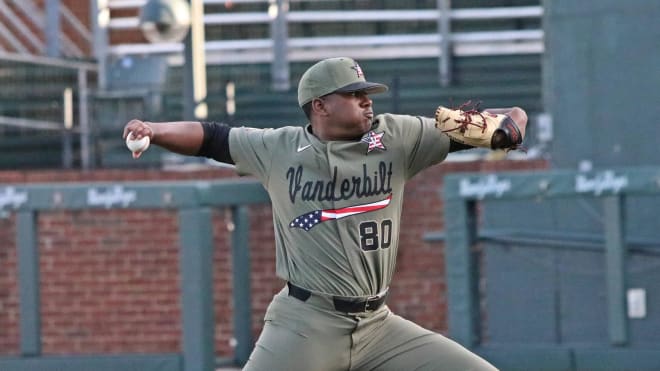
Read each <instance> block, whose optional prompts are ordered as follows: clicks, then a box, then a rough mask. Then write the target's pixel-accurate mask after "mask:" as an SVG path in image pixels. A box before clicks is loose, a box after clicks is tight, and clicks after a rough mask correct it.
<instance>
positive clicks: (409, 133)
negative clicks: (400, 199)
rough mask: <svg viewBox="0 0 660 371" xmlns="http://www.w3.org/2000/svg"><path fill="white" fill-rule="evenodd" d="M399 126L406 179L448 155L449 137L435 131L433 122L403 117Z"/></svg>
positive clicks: (422, 118) (425, 118) (428, 119)
mask: <svg viewBox="0 0 660 371" xmlns="http://www.w3.org/2000/svg"><path fill="white" fill-rule="evenodd" d="M403 121H404V122H402V124H401V125H399V130H400V135H401V137H402V139H403V151H404V153H405V158H406V178H408V179H410V178H412V177H413V176H414V175H415V174H417V173H419V172H420V171H422V170H424V169H426V168H427V167H429V166H432V165H435V164H437V163H440V162H441V161H443V160H444V159H445V158H446V157H447V154H448V153H449V143H450V140H449V137H448V136H447V135H446V134H444V133H443V132H441V131H440V130H438V129H436V127H435V120H434V119H432V118H428V117H421V116H404V117H403Z"/></svg>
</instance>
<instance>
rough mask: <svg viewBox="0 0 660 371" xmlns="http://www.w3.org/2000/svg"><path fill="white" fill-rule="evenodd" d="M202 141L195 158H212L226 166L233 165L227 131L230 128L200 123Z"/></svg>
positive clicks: (214, 123)
mask: <svg viewBox="0 0 660 371" xmlns="http://www.w3.org/2000/svg"><path fill="white" fill-rule="evenodd" d="M202 128H203V129H204V140H203V141H202V146H201V147H200V148H199V152H198V153H197V156H200V157H208V158H212V159H214V160H216V161H220V162H224V163H226V164H234V160H233V159H232V158H231V153H229V131H230V130H231V127H230V126H228V125H226V124H219V123H216V122H202Z"/></svg>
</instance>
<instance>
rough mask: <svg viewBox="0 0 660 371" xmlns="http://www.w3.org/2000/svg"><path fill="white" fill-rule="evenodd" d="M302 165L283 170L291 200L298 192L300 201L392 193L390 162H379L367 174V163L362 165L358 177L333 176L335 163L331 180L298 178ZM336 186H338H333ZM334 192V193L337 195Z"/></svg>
mask: <svg viewBox="0 0 660 371" xmlns="http://www.w3.org/2000/svg"><path fill="white" fill-rule="evenodd" d="M303 172H304V170H303V167H302V166H301V165H298V167H297V168H294V167H290V168H289V169H288V170H287V172H286V178H287V179H288V180H289V198H290V199H291V202H292V203H295V202H296V198H297V197H298V195H300V199H301V200H302V201H314V200H316V201H340V200H349V199H351V198H353V197H357V198H362V197H368V196H376V195H381V194H390V193H392V187H391V179H392V163H391V162H390V163H389V164H386V163H385V162H384V161H381V162H380V163H379V164H378V169H377V170H376V171H374V172H373V176H369V175H368V174H369V172H368V171H367V164H362V176H353V177H350V178H345V179H341V180H338V179H337V166H335V167H334V170H333V175H332V180H329V181H323V180H308V181H306V182H303V181H302V178H303ZM337 185H339V188H338V189H337ZM337 193H338V194H337Z"/></svg>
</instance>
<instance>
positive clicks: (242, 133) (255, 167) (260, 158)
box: [229, 127, 273, 183]
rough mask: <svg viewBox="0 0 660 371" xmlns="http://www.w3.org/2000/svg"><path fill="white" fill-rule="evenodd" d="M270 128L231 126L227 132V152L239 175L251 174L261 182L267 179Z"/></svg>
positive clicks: (269, 155) (269, 165)
mask: <svg viewBox="0 0 660 371" xmlns="http://www.w3.org/2000/svg"><path fill="white" fill-rule="evenodd" d="M272 131H273V130H272V129H254V128H247V127H239V128H232V130H231V131H230V132H229V152H230V154H231V158H232V159H233V160H234V163H235V164H236V172H237V173H238V174H240V175H253V176H256V177H257V178H259V179H260V180H261V181H262V182H263V183H266V182H267V180H268V171H269V169H270V167H271V161H272V158H273V156H271V154H270V151H269V145H268V140H267V139H268V133H269V132H272Z"/></svg>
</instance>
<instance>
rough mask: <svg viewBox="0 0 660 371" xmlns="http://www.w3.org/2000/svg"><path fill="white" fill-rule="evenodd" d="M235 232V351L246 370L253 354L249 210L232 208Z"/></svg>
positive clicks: (241, 207)
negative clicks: (251, 353) (246, 365)
mask: <svg viewBox="0 0 660 371" xmlns="http://www.w3.org/2000/svg"><path fill="white" fill-rule="evenodd" d="M232 216H233V231H232V236H231V237H232V238H231V248H232V266H233V267H234V268H233V272H232V275H233V280H234V287H233V297H234V337H235V338H236V349H235V351H234V354H235V358H236V363H237V364H238V365H240V366H243V365H244V364H245V363H246V362H247V360H248V358H249V356H250V352H252V347H253V345H254V344H253V340H252V305H251V301H250V300H251V298H252V295H251V285H250V272H251V270H250V249H249V231H250V221H249V218H248V212H247V207H246V206H234V207H232Z"/></svg>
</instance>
